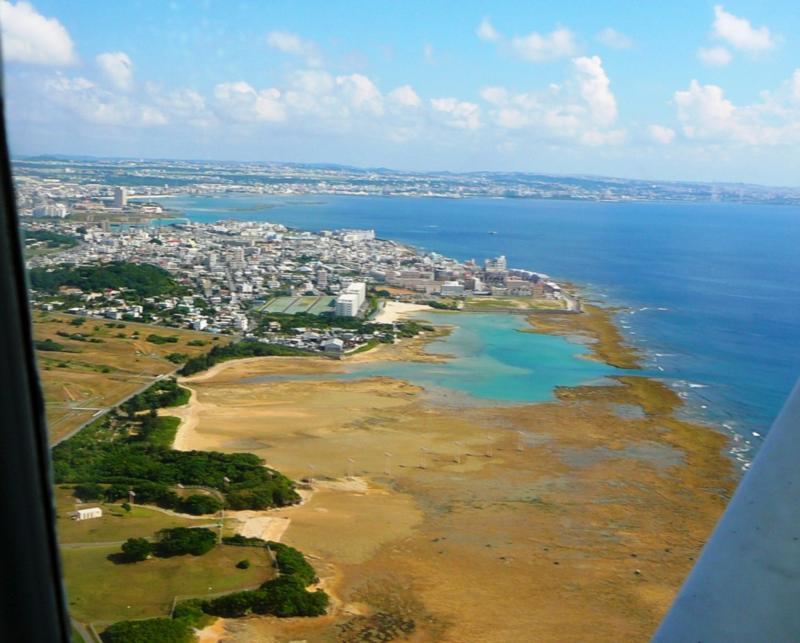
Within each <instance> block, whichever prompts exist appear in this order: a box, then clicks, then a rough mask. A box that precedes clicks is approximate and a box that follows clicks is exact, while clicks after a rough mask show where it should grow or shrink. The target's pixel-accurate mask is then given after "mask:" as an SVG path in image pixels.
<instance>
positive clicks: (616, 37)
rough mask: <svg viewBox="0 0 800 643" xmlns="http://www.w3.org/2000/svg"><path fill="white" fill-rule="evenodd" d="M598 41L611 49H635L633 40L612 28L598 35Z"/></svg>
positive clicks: (607, 28)
mask: <svg viewBox="0 0 800 643" xmlns="http://www.w3.org/2000/svg"><path fill="white" fill-rule="evenodd" d="M597 41H598V42H599V43H601V44H603V45H605V46H606V47H610V48H611V49H630V48H631V47H633V40H631V39H630V38H628V36H626V35H625V34H624V33H620V32H619V31H617V30H616V29H613V28H612V27H606V28H605V29H603V30H602V31H601V32H600V33H598V34H597Z"/></svg>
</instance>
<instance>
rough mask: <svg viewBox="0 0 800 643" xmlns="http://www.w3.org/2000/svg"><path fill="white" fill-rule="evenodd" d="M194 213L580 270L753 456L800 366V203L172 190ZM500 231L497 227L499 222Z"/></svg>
mask: <svg viewBox="0 0 800 643" xmlns="http://www.w3.org/2000/svg"><path fill="white" fill-rule="evenodd" d="M164 203H165V205H168V206H169V207H171V208H175V209H178V210H181V211H183V212H184V213H185V216H187V217H188V218H189V219H191V220H193V221H198V222H211V221H217V220H221V219H251V220H268V221H274V222H279V223H283V224H285V225H288V226H292V227H295V228H300V229H306V230H320V229H332V228H374V229H375V231H376V233H377V235H378V236H380V237H382V238H387V239H393V240H396V241H400V242H405V243H409V244H412V245H414V246H417V247H419V248H422V249H425V250H429V251H435V252H439V253H442V254H444V255H448V256H452V257H456V258H458V259H462V260H464V259H470V258H475V259H477V260H479V261H482V260H483V259H484V258H487V257H493V256H497V255H500V254H504V255H506V256H507V258H508V262H509V265H510V266H513V267H521V268H527V269H531V270H536V271H540V272H545V273H547V274H549V275H550V276H552V277H553V278H555V279H556V280H559V279H561V280H566V281H571V282H575V283H576V284H578V285H580V286H581V287H583V288H584V291H585V293H586V295H587V298H590V299H595V300H597V301H600V302H604V303H606V304H608V305H613V306H617V307H619V308H620V312H619V314H618V317H617V319H618V322H619V325H620V327H621V328H622V330H623V332H624V333H625V335H626V337H627V339H628V340H629V341H630V342H631V343H632V344H634V345H635V346H637V347H639V348H640V349H641V350H642V351H643V352H644V354H645V355H646V359H645V366H646V370H647V372H648V373H649V374H652V375H655V376H658V377H659V378H661V379H663V380H664V381H665V382H667V383H668V385H670V386H672V387H674V388H675V389H676V390H677V391H678V392H679V394H680V395H681V397H683V398H684V399H685V401H686V403H687V406H686V415H688V416H689V417H692V418H693V419H695V420H701V421H705V422H708V423H710V424H713V425H714V426H720V427H721V426H724V427H725V429H727V430H729V431H730V432H731V433H732V434H733V436H734V438H735V440H736V441H737V446H736V448H735V451H736V452H737V453H738V455H739V456H740V457H743V458H749V457H751V456H752V455H753V453H754V452H755V450H756V449H757V448H758V445H759V444H760V443H761V441H762V439H763V436H764V435H765V434H766V432H767V431H768V428H769V425H770V424H771V422H772V420H773V419H774V418H775V416H776V414H777V413H778V411H779V410H780V408H781V406H782V404H783V401H784V399H785V398H786V396H787V395H788V393H789V391H790V390H791V388H792V386H793V385H794V383H795V381H796V379H797V377H798V375H800V209H799V208H796V207H787V206H766V205H739V204H718V203H610V202H609V203H606V202H583V201H550V200H528V199H439V198H404V197H362V196H302V197H299V196H298V197H273V196H255V195H241V196H239V195H235V196H228V195H224V196H210V197H205V196H195V197H181V198H175V199H169V200H165V201H164ZM490 233H494V234H490Z"/></svg>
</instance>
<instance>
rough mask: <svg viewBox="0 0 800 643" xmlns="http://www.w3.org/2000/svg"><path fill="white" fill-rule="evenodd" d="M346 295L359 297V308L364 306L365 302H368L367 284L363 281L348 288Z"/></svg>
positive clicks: (345, 291)
mask: <svg viewBox="0 0 800 643" xmlns="http://www.w3.org/2000/svg"><path fill="white" fill-rule="evenodd" d="M344 294H347V295H355V296H356V297H358V307H359V308H361V306H363V305H364V302H365V301H366V300H367V284H365V283H364V282H363V281H356V282H353V283H352V284H350V285H349V286H347V288H345V290H344Z"/></svg>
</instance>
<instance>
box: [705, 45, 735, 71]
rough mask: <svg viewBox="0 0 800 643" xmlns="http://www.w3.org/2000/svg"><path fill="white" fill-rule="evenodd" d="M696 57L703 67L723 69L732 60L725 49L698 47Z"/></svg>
mask: <svg viewBox="0 0 800 643" xmlns="http://www.w3.org/2000/svg"><path fill="white" fill-rule="evenodd" d="M697 57H698V58H699V59H700V61H701V62H702V63H703V64H705V65H710V66H711V67H724V66H725V65H727V64H728V63H730V62H731V60H733V54H731V52H730V51H728V50H727V49H726V48H725V47H700V49H698V50H697Z"/></svg>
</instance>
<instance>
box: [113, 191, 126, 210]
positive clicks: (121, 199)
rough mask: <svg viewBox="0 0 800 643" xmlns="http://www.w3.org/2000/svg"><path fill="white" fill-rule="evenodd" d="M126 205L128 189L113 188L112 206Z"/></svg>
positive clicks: (121, 206) (122, 206) (120, 206)
mask: <svg viewBox="0 0 800 643" xmlns="http://www.w3.org/2000/svg"><path fill="white" fill-rule="evenodd" d="M126 205H128V190H126V189H125V188H121V187H116V188H114V207H115V208H124V207H125V206H126Z"/></svg>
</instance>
